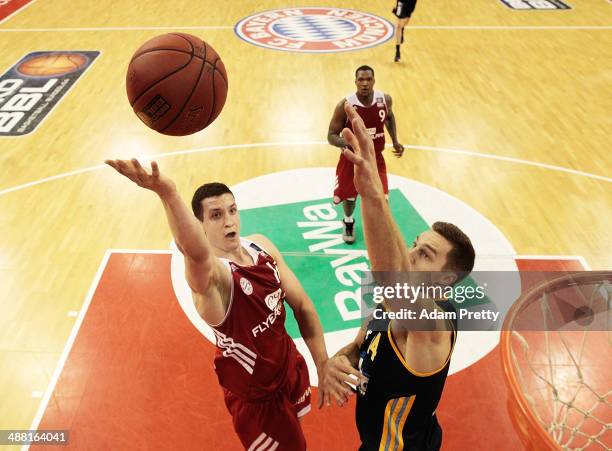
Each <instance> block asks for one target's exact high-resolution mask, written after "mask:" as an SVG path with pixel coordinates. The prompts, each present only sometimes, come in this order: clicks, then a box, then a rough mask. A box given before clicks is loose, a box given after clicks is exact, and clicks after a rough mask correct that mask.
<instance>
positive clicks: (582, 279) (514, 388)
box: [499, 271, 612, 450]
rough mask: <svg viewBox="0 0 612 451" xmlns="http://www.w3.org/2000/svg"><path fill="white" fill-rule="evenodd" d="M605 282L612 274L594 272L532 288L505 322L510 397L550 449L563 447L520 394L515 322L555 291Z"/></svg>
mask: <svg viewBox="0 0 612 451" xmlns="http://www.w3.org/2000/svg"><path fill="white" fill-rule="evenodd" d="M605 280H609V281H612V271H594V272H591V271H589V272H586V271H582V272H572V273H570V274H566V275H564V276H561V277H558V278H556V279H553V280H547V281H545V282H541V283H539V284H538V285H536V286H534V287H532V288H530V289H529V290H528V291H527V292H526V293H524V294H523V295H521V296H520V297H519V298H518V299H517V301H516V302H514V304H513V305H512V307H511V308H510V310H509V311H508V315H507V316H506V319H505V320H504V324H503V327H502V331H501V336H500V345H499V346H500V351H501V357H502V369H503V372H504V379H505V382H506V386H507V388H508V391H509V393H508V396H509V397H510V396H512V397H513V398H514V399H513V400H514V401H515V403H516V405H517V406H518V409H519V411H520V413H521V414H522V416H523V417H524V418H525V419H526V420H527V422H528V423H529V426H530V427H531V430H532V432H534V433H535V434H536V435H537V437H538V439H539V440H540V441H541V443H540V444H544V445H545V446H546V447H547V449H551V450H560V449H561V446H560V445H559V444H558V443H557V442H555V440H554V439H553V438H552V437H551V436H550V435H549V434H548V433H547V432H546V430H545V429H544V427H543V426H542V424H541V423H540V422H539V421H538V419H537V418H536V417H535V416H534V415H533V411H532V409H531V408H530V406H529V403H528V401H527V399H526V398H525V396H524V395H523V393H522V391H521V390H520V385H519V381H518V378H517V375H516V371H515V368H514V365H513V364H512V355H511V353H512V350H511V338H512V337H511V336H512V329H511V326H512V324H513V322H514V319H515V317H516V315H517V314H518V312H519V311H520V309H521V307H522V306H523V305H524V304H526V303H530V302H532V301H533V300H534V299H538V298H539V297H540V296H542V295H543V294H544V293H547V292H550V291H554V290H556V289H558V288H560V287H565V286H568V285H570V284H571V283H575V284H589V283H594V282H603V281H605Z"/></svg>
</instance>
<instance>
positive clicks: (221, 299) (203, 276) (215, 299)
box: [185, 257, 232, 324]
mask: <svg viewBox="0 0 612 451" xmlns="http://www.w3.org/2000/svg"><path fill="white" fill-rule="evenodd" d="M185 277H186V279H187V283H188V285H189V287H190V288H191V290H192V292H193V295H194V302H195V305H196V309H197V310H198V313H199V314H200V316H201V317H202V318H203V319H204V321H206V322H207V323H209V324H218V323H219V322H221V320H222V319H223V317H224V316H225V313H226V311H227V309H228V307H229V304H230V301H231V299H230V297H231V291H232V290H231V284H232V276H231V273H230V271H229V270H228V269H227V268H226V267H225V266H223V264H222V263H221V261H220V260H219V259H218V258H216V257H212V258H211V259H210V261H204V262H199V261H196V260H193V259H190V258H188V257H186V258H185Z"/></svg>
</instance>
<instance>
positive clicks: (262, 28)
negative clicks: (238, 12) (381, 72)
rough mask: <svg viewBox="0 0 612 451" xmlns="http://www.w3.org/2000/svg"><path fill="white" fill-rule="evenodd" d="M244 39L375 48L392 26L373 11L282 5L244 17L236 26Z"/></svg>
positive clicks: (330, 48)
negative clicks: (371, 12) (282, 6)
mask: <svg viewBox="0 0 612 451" xmlns="http://www.w3.org/2000/svg"><path fill="white" fill-rule="evenodd" d="M234 31H235V32H236V34H237V35H238V36H239V37H240V38H242V39H243V40H245V41H247V42H249V43H251V44H254V45H257V46H260V47H265V48H268V49H274V50H283V51H287V52H298V53H333V52H347V51H351V50H359V49H364V48H368V47H374V46H377V45H379V44H382V43H383V42H386V41H388V40H389V39H391V37H392V36H393V25H392V24H391V22H389V21H388V20H386V19H383V18H382V17H379V16H375V15H373V14H369V13H365V12H361V11H355V10H351V9H341V8H324V7H317V8H314V7H309V8H283V9H275V10H270V11H263V12H260V13H257V14H253V15H251V16H248V17H245V18H244V19H242V20H241V21H240V22H238V23H237V24H236V26H235V28H234Z"/></svg>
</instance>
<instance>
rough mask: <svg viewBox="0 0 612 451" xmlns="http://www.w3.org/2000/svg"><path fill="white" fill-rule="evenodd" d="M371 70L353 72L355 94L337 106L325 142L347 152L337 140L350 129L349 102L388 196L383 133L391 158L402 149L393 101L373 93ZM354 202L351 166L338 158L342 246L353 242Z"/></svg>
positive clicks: (336, 196) (337, 200)
mask: <svg viewBox="0 0 612 451" xmlns="http://www.w3.org/2000/svg"><path fill="white" fill-rule="evenodd" d="M374 82H375V80H374V69H372V68H371V67H370V66H361V67H359V68H358V69H357V70H356V71H355V86H357V92H355V93H353V94H351V95H349V96H347V97H346V98H344V99H342V100H341V101H340V102H338V105H336V109H335V110H334V115H333V116H332V119H331V122H330V123H329V131H328V133H327V141H328V142H329V143H330V144H331V145H332V146H336V147H339V148H340V149H344V148H347V144H346V142H345V141H344V139H342V136H340V133H341V132H342V129H343V128H344V127H349V128H350V127H351V123H350V122H349V121H348V120H347V117H346V113H345V111H344V103H345V102H348V103H349V104H350V105H352V106H354V108H355V109H356V110H357V113H358V114H359V115H360V116H361V118H362V119H363V121H364V122H365V125H366V127H367V129H368V132H369V133H370V136H371V137H372V139H373V140H374V148H375V150H376V164H377V166H378V174H379V175H380V179H381V181H382V184H383V187H384V191H385V194H388V193H389V187H388V184H387V166H386V164H385V158H384V157H383V154H382V152H383V150H385V131H384V127H385V126H386V127H387V131H388V132H389V135H390V136H391V140H392V141H393V154H394V155H395V156H396V157H401V156H402V155H403V153H404V146H402V145H401V144H400V143H399V141H398V140H397V130H396V126H395V115H394V114H393V110H392V108H391V106H392V99H391V96H390V95H389V94H384V93H382V92H380V91H374ZM356 198H357V190H356V189H355V184H354V183H353V163H351V162H350V161H349V160H348V159H347V158H346V157H345V156H344V155H342V154H341V155H340V160H339V161H338V166H336V186H335V189H334V203H335V204H339V203H340V202H342V208H343V209H344V220H343V224H344V229H343V233H342V238H343V239H344V242H345V243H349V244H350V243H354V242H355V233H354V225H355V220H354V218H353V212H354V211H355V200H356Z"/></svg>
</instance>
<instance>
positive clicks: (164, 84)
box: [126, 33, 227, 136]
mask: <svg viewBox="0 0 612 451" xmlns="http://www.w3.org/2000/svg"><path fill="white" fill-rule="evenodd" d="M126 88H127V95H128V99H129V101H130V105H131V106H132V108H133V109H134V112H135V113H136V115H137V116H138V117H139V118H140V120H141V121H142V122H144V123H145V124H146V125H147V126H148V127H150V128H152V129H153V130H155V131H158V132H159V133H163V134H164V135H172V136H185V135H191V134H192V133H196V132H198V131H200V130H202V129H203V128H205V127H207V126H208V125H209V124H210V123H212V122H213V121H214V120H215V119H216V117H217V116H218V115H219V113H220V112H221V109H222V108H223V105H224V104H225V99H226V97H227V73H226V72H225V66H224V65H223V61H221V58H220V57H219V55H218V54H217V52H215V49H213V48H212V47H211V46H210V44H208V43H206V42H204V41H202V39H200V38H198V37H196V36H192V35H190V34H185V33H169V34H164V35H161V36H157V37H155V38H153V39H151V40H149V41H147V42H145V43H144V44H143V45H142V46H141V47H140V48H139V49H138V50H136V53H135V54H134V56H133V57H132V60H131V61H130V65H129V67H128V72H127V77H126Z"/></svg>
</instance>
